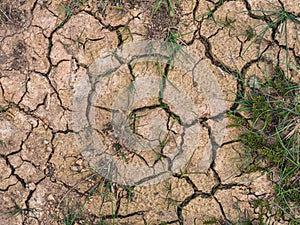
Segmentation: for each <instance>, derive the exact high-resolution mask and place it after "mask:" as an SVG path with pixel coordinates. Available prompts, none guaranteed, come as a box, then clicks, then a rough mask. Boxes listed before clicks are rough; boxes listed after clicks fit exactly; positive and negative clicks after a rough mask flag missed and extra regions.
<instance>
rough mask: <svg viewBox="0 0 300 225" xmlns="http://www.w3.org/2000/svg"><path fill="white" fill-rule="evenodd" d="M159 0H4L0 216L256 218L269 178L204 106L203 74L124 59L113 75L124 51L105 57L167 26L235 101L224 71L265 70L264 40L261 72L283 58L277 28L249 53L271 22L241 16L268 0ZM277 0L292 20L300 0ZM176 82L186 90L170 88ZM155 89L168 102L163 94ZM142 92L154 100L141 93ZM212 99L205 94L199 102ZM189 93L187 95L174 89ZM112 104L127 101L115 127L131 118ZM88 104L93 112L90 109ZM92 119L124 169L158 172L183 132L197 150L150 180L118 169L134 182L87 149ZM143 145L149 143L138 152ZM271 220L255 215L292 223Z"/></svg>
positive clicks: (55, 219)
mask: <svg viewBox="0 0 300 225" xmlns="http://www.w3.org/2000/svg"><path fill="white" fill-rule="evenodd" d="M155 2H156V1H154V0H151V1H140V0H126V1H125V0H122V1H96V0H88V1H80V0H70V1H63V0H28V1H21V0H13V1H8V0H3V1H1V2H0V27H1V29H0V63H1V64H0V87H1V89H0V121H1V122H0V141H1V142H0V143H1V145H0V156H1V157H0V170H1V175H0V178H1V179H0V213H1V214H0V224H7V225H19V224H30V225H34V224H46V225H52V224H53V225H55V224H188V225H189V224H204V222H205V221H209V220H213V219H215V220H216V221H219V223H220V224H228V223H229V221H231V223H234V222H237V221H243V220H246V219H247V218H249V219H250V220H252V222H253V224H259V223H258V221H257V220H256V219H257V218H258V216H259V213H260V212H259V210H258V209H255V208H254V201H255V200H256V199H260V198H263V197H268V196H269V197H272V195H273V194H274V192H273V189H272V181H270V180H269V176H268V175H267V174H265V175H261V173H258V172H253V173H250V174H249V173H248V174H244V173H242V172H241V168H242V167H243V166H244V165H245V163H246V162H245V157H244V155H243V148H242V146H241V144H240V143H239V142H237V141H236V140H237V138H238V134H239V131H238V130H236V129H234V128H227V129H226V130H222V126H221V125H220V127H219V125H218V124H219V122H220V121H218V118H217V116H218V115H217V114H214V113H215V112H213V111H212V108H211V107H212V106H211V105H210V104H219V102H218V100H215V99H214V98H213V97H212V96H209V94H207V93H206V91H209V90H205V88H204V89H202V87H204V85H210V84H206V83H209V81H210V80H209V79H210V78H208V80H209V81H208V82H206V81H205V80H201V79H198V80H197V78H195V77H193V76H189V75H188V74H189V73H191V72H190V71H192V68H187V69H188V70H189V69H190V71H189V72H186V71H184V70H183V68H185V67H190V64H185V63H182V64H181V63H179V64H175V66H176V65H177V67H174V68H169V66H170V65H169V66H168V65H167V64H166V63H165V62H158V63H156V62H150V63H149V62H147V63H145V62H134V61H133V62H127V61H126V62H125V63H124V64H123V66H122V67H120V68H119V69H118V70H117V71H109V70H108V69H109V68H110V64H109V63H112V64H113V65H115V64H117V63H120V62H119V61H118V58H117V57H115V58H113V57H111V58H112V59H111V61H107V62H109V63H108V64H106V65H103V62H104V61H105V60H106V58H107V57H108V56H109V54H110V56H111V55H112V51H113V50H114V49H116V48H117V47H121V48H122V47H123V46H126V45H128V44H130V43H134V42H137V41H145V40H160V41H162V40H163V39H166V37H169V38H170V37H172V36H171V35H173V37H174V35H175V36H176V37H175V39H174V38H173V39H167V40H169V41H170V40H171V41H172V40H173V41H174V40H175V41H176V42H178V43H179V44H181V45H182V46H184V48H185V49H186V50H187V51H188V52H189V53H191V54H194V55H195V57H197V58H199V59H201V61H199V62H197V63H199V65H198V64H196V63H195V64H193V65H194V66H195V71H197V72H199V73H201V74H206V75H207V76H211V77H214V79H215V82H216V83H218V85H219V86H220V88H221V91H222V94H223V97H224V99H226V100H229V101H226V102H225V109H226V110H229V109H232V108H233V107H234V104H233V103H232V101H233V100H234V99H235V98H236V93H237V92H238V91H239V88H240V85H239V84H238V83H237V81H236V80H235V78H234V76H232V75H229V74H228V73H227V72H228V71H232V74H236V71H237V70H239V71H241V73H242V76H244V77H245V79H246V80H251V77H253V76H254V75H256V76H258V77H260V78H261V79H263V78H264V76H265V75H264V72H265V67H264V66H265V61H264V60H261V58H259V56H258V53H257V52H258V49H259V50H260V51H261V52H264V54H265V55H267V57H269V59H271V60H267V62H268V63H267V70H269V71H272V68H273V67H274V66H275V64H276V61H280V62H282V61H285V60H286V59H285V57H286V54H285V40H284V37H283V35H275V37H274V35H273V34H272V33H271V31H270V32H269V31H268V32H267V33H266V34H265V36H264V37H263V38H262V40H261V42H260V43H261V44H259V43H258V41H256V42H255V43H253V45H251V46H250V48H249V49H248V50H247V52H246V53H245V54H243V52H244V51H245V49H246V48H247V46H249V44H250V43H251V41H252V40H253V37H251V35H250V34H249V32H250V31H251V29H254V30H255V31H254V32H255V34H258V33H260V31H261V30H262V29H263V28H264V27H265V26H267V23H268V21H267V20H266V19H265V18H264V17H263V16H256V14H255V13H246V12H245V11H246V10H247V9H252V10H258V9H262V8H263V9H274V6H272V5H271V4H269V3H268V2H267V1H264V0H257V1H250V0H248V1H247V0H236V1H230V0H229V1H226V0H224V1H219V2H218V3H222V4H218V3H217V2H216V1H210V0H207V1H199V0H195V1H172V2H173V3H175V2H176V3H175V4H176V7H175V8H174V11H172V10H171V11H168V10H167V8H166V7H165V6H164V5H161V6H160V7H159V8H158V10H157V11H156V12H155V13H153V10H154V8H155ZM271 2H273V3H274V4H276V5H278V4H280V3H282V4H283V5H284V7H285V9H286V10H287V11H289V12H291V13H293V14H294V15H296V17H298V19H299V17H300V6H299V4H300V3H299V2H298V1H296V0H294V1H287V0H286V1H275V0H272V1H271ZM209 9H211V10H212V11H213V12H214V17H213V18H212V17H211V16H209V13H208V11H209ZM257 15H259V14H257ZM233 20H234V22H232V23H231V22H230V21H233ZM288 31H289V32H288V42H289V61H290V63H291V64H293V65H298V68H299V64H300V42H299V40H297V38H296V36H295V34H296V31H295V27H293V25H292V24H289V30H288ZM178 34H182V35H181V36H180V35H178ZM124 48H126V47H124ZM136 48H138V47H136ZM132 51H133V52H134V51H135V50H134V48H133V49H132ZM137 52H138V51H137ZM108 53H109V54H108ZM104 54H106V56H105V57H106V58H105V57H103V55H104ZM107 54H108V55H107ZM132 54H133V53H132ZM133 56H134V54H133ZM99 57H100V58H99ZM130 57H131V56H128V58H130ZM181 57H183V58H184V57H185V56H181ZM97 60H98V61H97ZM126 60H128V59H126ZM183 60H185V59H183ZM272 60H273V62H272ZM270 61H271V63H270ZM105 62H106V61H105ZM191 65H192V64H191ZM200 65H201V66H200ZM106 66H107V67H108V68H106ZM280 66H282V65H280ZM191 67H192V66H191ZM282 67H283V69H285V67H284V66H282ZM159 68H160V69H161V70H162V71H164V72H165V71H166V68H168V69H167V70H168V73H167V79H163V81H164V82H163V87H160V85H161V83H160V80H161V79H162V78H161V77H162V76H161V73H160V72H159V71H160V69H159ZM107 71H109V73H107V74H102V75H99V74H101V73H104V72H107ZM193 71H194V69H193ZM95 74H96V75H95ZM191 74H194V72H192V73H191ZM165 75H166V74H165ZM288 75H289V76H290V77H292V79H294V80H295V81H297V80H298V79H299V77H300V75H299V69H298V70H297V69H296V68H295V67H291V68H290V70H289V71H288ZM143 79H144V80H143ZM139 80H140V81H139ZM133 81H135V82H133ZM151 82H152V83H151ZM133 83H134V85H136V86H135V87H136V90H135V91H136V92H137V93H139V94H140V95H139V96H140V97H139V98H140V99H138V100H139V101H137V102H136V103H134V104H132V105H130V107H132V108H129V107H128V105H126V103H128V102H127V101H128V99H130V98H131V97H132V93H131V92H128V91H127V89H124V88H126V87H128V86H129V85H130V84H133ZM174 86H176V87H180V90H181V91H182V92H181V93H184V94H183V95H181V94H180V95H178V94H177V92H176V91H174V90H173V89H172V88H173V87H174ZM208 87H213V88H217V87H218V86H215V85H214V86H208ZM161 90H163V92H164V93H163V94H164V97H165V96H167V97H166V98H167V100H166V102H165V103H166V105H168V107H166V105H164V104H163V103H162V102H161V101H160V91H161ZM120 91H123V92H120ZM152 92H153V93H152ZM78 93H79V94H82V95H78ZM120 93H121V94H120ZM149 93H150V94H152V95H155V97H152V98H148V99H147V94H149ZM206 94H207V95H208V96H206V97H208V98H209V99H210V100H208V99H207V98H205V97H203V96H205V95H206ZM184 95H186V96H189V99H185V98H181V97H182V96H184ZM79 97H80V99H78V98H79ZM168 98H169V99H168ZM124 104H125V105H124ZM128 104H129V103H128ZM191 105H192V106H191ZM89 107H90V108H89ZM117 107H121V109H122V110H123V111H126V110H127V111H129V110H132V109H133V111H132V112H134V113H132V114H130V116H132V117H130V120H129V124H123V123H125V122H124V121H125V120H126V118H128V115H125V116H127V117H122V115H123V114H122V113H120V112H117V110H116V108H117ZM122 107H123V108H122ZM87 108H89V110H90V111H89V112H91V113H92V116H91V117H92V119H91V118H90V117H89V116H86V114H85V112H86V111H85V110H86V109H87ZM80 110H83V111H82V112H79V113H78V111H80ZM122 110H120V111H122ZM178 115H180V116H178ZM118 116H119V117H118ZM123 116H124V115H123ZM176 116H178V117H176ZM118 118H119V120H118ZM178 118H179V119H180V121H179V120H178ZM90 119H91V120H92V122H91V124H92V127H93V129H92V134H91V135H92V137H93V138H94V140H96V139H97V140H100V141H95V142H96V144H97V143H98V142H99V145H101V147H102V148H105V149H106V153H105V154H107V157H111V158H113V157H114V158H115V159H118V160H119V162H122V163H123V164H124V165H133V166H135V167H133V168H136V167H138V168H141V167H143V168H144V167H145V168H152V170H151V173H152V172H153V168H154V170H159V169H161V168H162V167H163V164H160V162H163V160H165V158H168V157H169V158H171V157H173V156H174V155H173V153H174V149H177V148H178V144H179V143H180V142H181V141H182V137H183V136H184V135H189V138H187V139H185V142H184V143H183V144H182V145H181V144H180V146H181V147H183V148H185V149H191V151H193V154H191V155H183V158H180V160H181V161H179V162H178V163H179V165H177V164H176V163H174V167H176V166H177V167H176V169H174V171H173V170H172V171H171V172H170V171H168V173H167V174H166V175H165V176H162V177H160V178H158V179H157V180H156V179H153V180H151V179H150V180H149V181H148V182H145V183H143V182H141V181H140V180H139V178H140V176H144V175H145V174H144V173H143V172H141V171H138V170H135V169H132V170H129V169H128V170H125V171H124V173H125V174H126V175H128V173H130V174H129V175H130V176H131V177H132V180H130V179H128V180H124V182H119V183H118V182H114V181H110V180H109V179H105V178H103V177H102V176H101V172H100V174H99V168H98V169H97V167H98V166H99V165H101V164H103V163H104V164H105V162H103V158H102V159H100V158H99V153H98V152H97V149H96V150H95V149H93V150H90V151H87V150H86V149H87V148H88V146H87V145H88V144H90V143H85V139H84V138H85V135H87V133H85V132H86V129H88V130H89V128H88V125H89V120H90ZM223 119H224V118H223ZM221 120H222V118H221ZM194 121H197V123H196V124H193V125H186V124H188V123H190V122H194ZM224 121H225V120H224ZM117 122H119V123H117ZM228 123H230V121H227V124H228ZM120 124H121V125H122V126H123V125H124V126H125V125H128V126H129V125H130V126H131V125H132V124H134V128H132V127H131V131H132V133H129V135H128V133H125V131H124V133H122V132H123V131H121V130H118V129H119V127H118V126H121V125H120ZM182 124H185V125H184V126H183V125H182ZM218 129H220V130H218ZM157 130H159V131H160V132H158V133H159V134H158V133H157V132H154V131H157ZM131 131H130V132H131ZM126 135H128V136H126ZM158 136H159V138H162V139H163V137H167V141H166V142H164V140H160V139H159V138H158ZM223 136H224V139H223ZM124 137H125V138H124ZM89 138H90V137H89ZM80 140H83V142H84V143H83V145H82V143H81V142H80ZM89 140H90V139H89ZM149 140H150V141H149ZM141 143H144V145H143V147H145V146H146V147H148V148H149V146H148V145H150V147H151V149H152V150H151V151H146V152H145V151H140V152H139V151H137V150H136V149H137V148H140V144H141ZM149 143H150V144H149ZM192 143H193V144H194V143H196V146H194V145H193V144H192ZM157 146H159V147H157ZM162 146H163V147H162ZM83 147H84V149H82V148H83ZM146 147H145V148H146ZM83 150H85V151H83ZM101 160H102V161H101ZM182 162H184V165H183V166H182V165H181V164H180V163H182ZM180 166H182V167H180ZM179 167H180V168H179ZM145 171H146V170H145ZM121 172H122V171H121ZM121 172H120V173H121ZM145 173H146V172H145ZM102 175H103V172H102ZM104 175H106V174H104ZM124 176H125V175H124ZM135 178H136V179H135ZM135 182H140V183H135ZM140 184H141V185H140ZM146 184H147V185H146ZM13 210H15V211H13ZM14 212H15V215H14ZM77 212H78V215H77V217H76V220H75V219H74V221H72V218H75V217H74V216H75V215H76V213H77ZM68 216H69V217H70V218H69V223H67V222H66V218H68ZM273 216H274V215H270V214H264V213H263V217H264V219H265V220H267V219H269V221H270V223H271V224H289V220H288V219H287V218H282V219H281V220H280V221H279V220H277V219H276V220H275V219H274V217H273ZM64 221H65V222H64ZM225 221H227V223H225ZM72 222H73V223H72ZM164 222H165V223H164Z"/></svg>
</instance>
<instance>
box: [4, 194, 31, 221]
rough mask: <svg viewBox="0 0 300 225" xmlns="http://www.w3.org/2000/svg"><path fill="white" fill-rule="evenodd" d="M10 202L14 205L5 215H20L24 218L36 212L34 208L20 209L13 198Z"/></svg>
mask: <svg viewBox="0 0 300 225" xmlns="http://www.w3.org/2000/svg"><path fill="white" fill-rule="evenodd" d="M11 201H12V202H13V204H14V206H13V209H11V210H9V211H7V212H6V214H11V215H12V216H18V215H21V216H22V217H24V216H26V215H28V214H29V213H30V212H31V213H34V212H35V211H37V209H35V208H27V207H26V208H22V207H21V206H20V205H19V204H18V203H17V202H16V201H15V200H14V199H13V198H11Z"/></svg>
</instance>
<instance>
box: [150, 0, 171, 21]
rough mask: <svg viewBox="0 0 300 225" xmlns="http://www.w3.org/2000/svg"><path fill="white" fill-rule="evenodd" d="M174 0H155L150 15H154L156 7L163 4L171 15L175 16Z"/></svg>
mask: <svg viewBox="0 0 300 225" xmlns="http://www.w3.org/2000/svg"><path fill="white" fill-rule="evenodd" d="M175 3H176V1H175V0H166V1H164V0H156V2H155V5H154V8H153V10H152V15H155V14H156V13H157V11H158V9H159V8H160V7H162V6H165V8H167V10H168V11H169V13H170V16H171V17H174V16H175Z"/></svg>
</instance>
